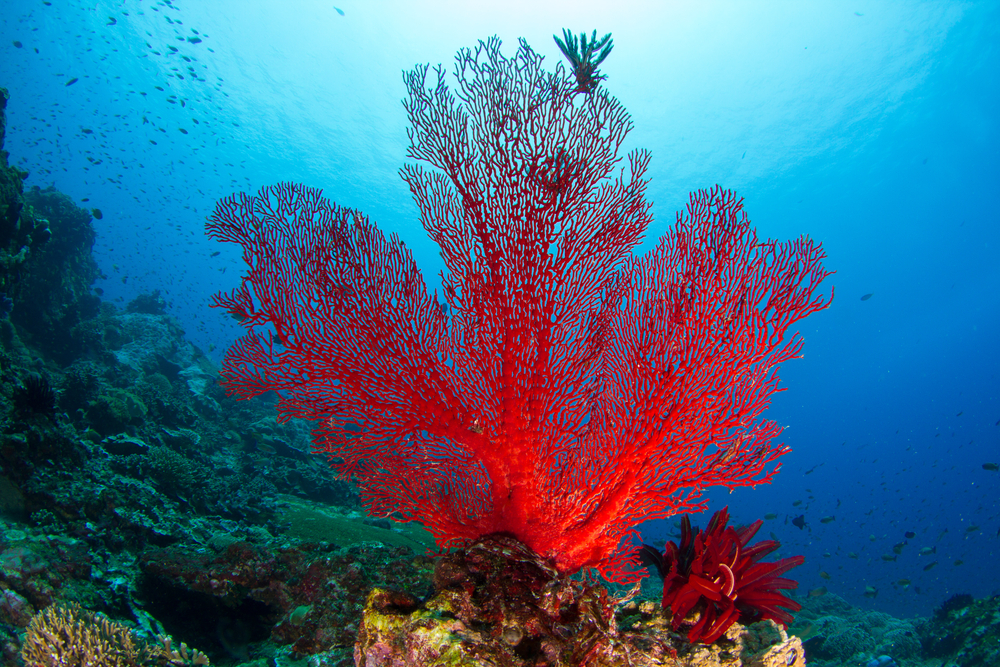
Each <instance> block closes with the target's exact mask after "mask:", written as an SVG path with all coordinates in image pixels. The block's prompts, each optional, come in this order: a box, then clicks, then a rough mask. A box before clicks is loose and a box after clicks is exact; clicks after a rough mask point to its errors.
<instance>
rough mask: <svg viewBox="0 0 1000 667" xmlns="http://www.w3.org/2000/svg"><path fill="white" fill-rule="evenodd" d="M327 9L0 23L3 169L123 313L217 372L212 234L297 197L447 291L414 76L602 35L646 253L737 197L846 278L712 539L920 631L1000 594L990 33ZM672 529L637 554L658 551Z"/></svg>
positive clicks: (959, 23) (34, 7)
mask: <svg viewBox="0 0 1000 667" xmlns="http://www.w3.org/2000/svg"><path fill="white" fill-rule="evenodd" d="M337 2H338V3H341V4H338V5H337V6H338V7H339V8H340V10H342V11H343V15H341V14H340V13H339V12H338V11H336V9H335V8H334V6H333V4H331V3H329V2H304V1H282V2H268V3H265V2H249V3H248V2H235V1H229V0H225V1H223V0H216V1H213V2H180V1H177V2H170V3H167V2H155V3H154V2H147V1H142V2H98V3H85V2H53V3H52V4H51V5H48V6H47V5H45V4H44V3H43V2H41V1H40V0H31V1H22V0H16V1H13V2H6V3H4V5H5V10H4V12H3V16H2V19H0V21H2V22H0V85H3V86H6V87H7V88H8V89H9V91H10V94H11V100H10V103H9V105H8V110H7V111H8V129H7V141H6V149H7V150H8V151H10V153H11V162H12V163H13V164H17V165H19V166H21V167H23V168H26V169H28V170H29V171H30V172H31V176H30V178H29V179H28V181H27V185H29V186H30V185H40V186H43V187H44V186H47V185H50V184H52V185H55V186H56V187H57V188H58V189H59V190H61V191H63V192H66V193H67V194H69V195H71V196H72V197H74V198H76V199H77V200H82V199H84V198H87V199H89V201H88V202H87V203H85V204H81V205H83V206H88V207H98V208H100V209H101V210H102V211H103V214H104V217H103V219H102V220H95V221H94V225H95V227H96V229H97V231H98V242H97V246H96V247H95V253H96V256H97V258H98V261H99V263H100V266H101V269H102V271H103V272H104V274H106V278H104V279H102V280H101V281H100V282H99V285H98V286H99V287H101V288H102V289H103V290H104V294H105V298H109V299H112V300H115V301H116V302H118V303H120V304H121V303H124V302H127V301H128V300H130V299H132V298H134V297H135V296H136V295H137V294H139V293H141V292H148V291H152V290H154V289H159V290H161V292H162V293H164V295H165V296H166V298H167V299H168V301H169V303H170V312H171V313H172V314H173V315H175V316H176V317H177V318H178V319H179V320H180V321H181V322H182V323H183V325H184V327H185V329H186V331H187V334H188V336H189V337H190V338H191V339H192V340H193V341H194V342H196V343H197V344H199V345H200V346H202V347H203V349H206V350H210V351H211V354H212V355H213V356H214V357H215V358H216V359H219V358H220V357H221V354H222V353H223V351H224V350H225V348H226V346H227V345H228V344H229V342H230V341H232V340H233V338H234V337H235V336H236V335H237V333H238V332H237V330H236V328H235V325H234V323H233V322H232V321H231V320H229V319H228V318H227V317H226V316H225V315H224V313H222V312H220V311H217V310H210V309H209V308H208V304H209V297H210V295H211V294H212V293H213V292H215V291H216V290H219V289H228V288H231V287H233V286H234V285H235V284H236V279H237V275H238V274H239V272H240V271H241V270H242V266H241V263H240V261H239V257H238V256H237V254H236V252H237V250H236V249H235V248H233V247H230V246H223V245H219V244H213V243H211V242H209V241H208V240H207V239H206V238H205V237H204V234H203V224H204V218H205V216H206V215H208V214H209V213H210V212H211V210H212V208H213V206H214V203H215V201H216V200H217V199H219V198H221V197H223V196H226V195H228V194H230V193H232V192H234V191H238V190H253V191H256V189H257V188H259V187H260V186H262V185H268V184H271V183H273V182H275V181H278V180H295V181H300V182H303V183H305V184H308V185H312V186H319V187H323V188H324V189H325V191H326V194H327V196H329V197H330V198H332V199H334V200H335V201H337V202H338V203H340V204H343V205H346V206H350V207H357V208H359V209H361V210H362V211H364V212H366V213H367V214H368V215H370V216H371V217H372V218H373V219H375V220H376V221H378V223H379V225H380V226H381V227H382V229H383V230H385V231H386V232H396V233H398V234H399V235H400V236H401V237H402V238H403V240H404V241H405V242H406V243H407V244H408V245H409V246H410V247H411V248H413V250H414V252H415V255H416V257H417V260H418V263H419V264H420V266H421V268H422V269H423V271H424V275H425V276H428V282H429V283H431V285H432V286H433V285H434V284H435V283H436V280H437V278H436V276H437V273H438V271H439V270H440V269H441V266H440V260H439V259H438V257H437V249H436V248H435V247H433V246H432V244H431V242H430V241H429V240H428V239H427V238H426V236H425V234H424V232H423V229H422V228H421V227H420V224H419V220H418V216H417V211H416V207H415V205H414V204H413V202H412V200H411V199H410V196H409V193H408V191H407V189H406V186H405V184H404V183H403V182H402V180H401V179H400V178H399V177H398V174H397V171H398V169H399V167H400V166H401V165H402V164H403V163H404V161H405V150H406V146H407V139H406V131H405V129H406V128H405V115H404V112H403V108H402V105H401V104H400V100H401V98H402V97H403V96H404V93H405V90H404V87H403V83H402V78H401V71H402V70H404V69H408V68H410V67H412V66H413V65H414V64H417V63H426V62H430V63H433V64H437V63H446V64H448V65H449V66H450V63H451V62H452V57H453V55H454V52H455V51H456V50H457V49H458V48H460V47H465V46H471V45H473V44H475V42H476V40H478V39H481V38H486V37H487V36H489V35H493V34H496V35H499V36H500V37H501V38H502V39H503V40H504V42H505V48H504V50H505V53H507V54H511V53H513V51H514V49H515V46H516V43H515V40H516V38H517V37H525V38H526V39H527V40H528V42H529V43H530V44H531V45H532V46H533V47H534V48H535V49H537V50H538V51H539V52H541V53H543V54H545V55H546V56H547V57H548V58H549V59H550V60H549V62H550V63H551V66H553V67H554V66H555V62H556V61H557V60H558V59H559V57H560V55H559V52H558V50H557V48H556V46H555V44H554V43H553V41H552V35H553V34H554V33H559V32H560V31H561V29H562V28H563V27H568V28H571V29H573V30H574V31H577V32H579V31H581V30H586V31H588V32H589V31H590V30H592V29H595V28H596V29H597V30H598V32H599V33H600V34H603V33H605V32H609V31H610V32H612V33H613V36H614V41H615V48H614V52H613V53H612V55H611V57H610V58H609V59H608V61H607V62H606V64H605V65H604V66H603V67H602V71H603V72H604V73H605V74H607V75H608V77H609V78H608V80H607V81H606V82H605V83H606V85H607V86H608V88H609V89H610V90H611V92H612V93H613V94H614V95H616V96H617V97H618V98H619V99H620V100H621V101H622V102H623V103H624V104H625V106H626V107H627V108H628V109H629V111H630V112H631V113H632V115H633V121H634V124H635V130H634V131H633V132H632V134H631V135H630V138H629V141H628V144H627V148H631V147H638V146H642V147H646V148H648V149H650V150H651V151H652V153H653V161H652V164H651V168H650V171H649V173H650V175H651V176H652V183H651V187H650V197H651V199H652V200H653V201H654V214H655V216H656V222H655V224H654V225H653V227H652V228H651V229H650V231H649V234H648V235H647V239H646V241H645V243H644V245H643V249H648V248H649V247H651V245H652V244H653V243H654V242H655V240H656V239H657V238H658V237H659V236H660V235H661V234H662V233H663V231H664V230H665V229H666V228H667V227H668V226H669V225H670V224H672V222H673V220H674V217H675V212H676V211H677V210H678V209H680V208H682V207H683V206H684V204H685V203H686V201H687V196H688V193H689V192H690V191H691V190H693V189H697V188H703V187H709V186H711V185H713V184H715V183H719V184H722V185H723V186H725V187H728V188H733V189H735V190H737V191H738V193H739V194H740V195H742V196H744V197H745V198H746V202H745V205H746V210H747V211H748V213H749V214H750V217H751V219H752V220H753V222H754V224H755V226H756V227H757V230H758V233H759V235H760V236H761V237H771V238H778V239H787V238H795V237H797V236H799V235H800V234H808V235H810V236H811V237H813V238H814V239H818V240H820V241H822V242H823V244H824V246H825V248H826V250H827V252H828V254H829V258H828V266H829V267H830V268H832V269H834V270H836V272H837V273H836V274H835V275H834V276H832V277H831V278H830V279H828V283H827V284H828V285H835V286H836V298H835V300H834V303H833V305H832V307H831V308H829V309H828V310H826V311H824V312H822V313H819V314H816V315H814V316H812V317H810V318H808V319H807V320H805V321H804V322H803V323H802V327H801V330H802V332H803V333H804V335H805V337H806V346H805V350H804V351H805V356H804V358H803V359H801V360H793V361H791V362H789V363H788V364H786V366H785V367H784V369H783V370H782V378H783V380H784V385H785V386H786V387H787V388H788V391H787V392H784V393H782V394H779V395H777V396H776V398H775V400H774V403H773V406H772V408H771V410H770V411H769V413H768V416H769V417H771V418H774V419H776V420H778V421H779V423H781V424H783V425H787V426H789V427H790V428H788V429H787V430H786V431H785V433H784V435H783V436H782V437H783V440H784V441H785V442H786V443H787V444H789V445H790V446H791V447H792V448H793V452H792V453H791V454H789V455H787V456H786V457H785V458H784V459H783V462H782V470H781V472H780V473H779V475H778V476H777V478H776V479H775V482H774V483H773V484H772V485H769V486H761V487H758V488H757V489H753V490H751V489H746V490H740V491H737V492H735V493H733V494H728V493H726V492H725V491H722V492H719V491H713V492H712V493H711V494H710V497H711V509H712V510H714V509H718V508H719V507H722V506H723V505H725V504H728V505H729V506H730V508H731V510H732V512H733V514H734V521H735V522H738V523H746V522H750V521H753V520H755V519H757V518H761V517H763V516H764V515H765V514H766V513H771V512H773V513H776V514H777V515H778V516H777V519H774V520H770V521H767V522H766V523H765V527H764V528H763V530H762V533H761V536H766V535H767V534H768V533H771V532H773V533H774V534H775V535H777V537H778V538H779V539H780V540H781V541H782V542H783V547H782V549H781V554H782V555H793V554H798V553H803V554H805V555H806V557H807V561H806V564H805V565H804V566H802V567H800V568H798V569H797V570H794V571H793V572H792V576H794V577H796V578H798V579H799V580H800V581H801V582H802V587H803V588H804V589H806V590H809V589H812V588H815V587H818V586H821V585H825V586H827V587H828V588H829V590H830V591H831V592H834V593H837V594H840V595H842V596H844V597H845V598H847V599H848V600H850V601H851V602H853V603H855V604H858V605H860V606H863V607H867V608H876V609H881V610H884V611H887V612H889V613H892V614H895V615H898V616H911V615H914V614H924V615H926V614H928V613H930V611H931V610H932V608H933V607H934V606H936V605H937V604H939V603H940V602H941V601H942V600H943V599H944V598H945V597H946V596H949V595H951V594H953V593H957V592H969V593H972V594H973V595H975V596H976V597H981V596H985V595H988V594H990V593H996V592H997V589H998V587H1000V574H998V570H997V567H996V559H997V557H998V555H1000V510H998V502H997V496H998V493H1000V473H997V472H991V471H988V470H984V469H983V468H982V464H983V463H985V462H998V463H1000V391H998V366H1000V354H998V341H1000V335H998V324H1000V296H998V287H1000V261H998V260H997V258H996V253H997V251H998V249H1000V231H998V230H1000V226H998V222H1000V214H998V209H997V207H998V199H1000V198H998V194H1000V170H998V163H997V160H998V156H1000V150H998V149H1000V142H998V120H1000V97H998V89H1000V52H998V50H1000V29H998V28H1000V11H998V8H1000V5H997V4H996V3H993V2H981V3H960V2H955V3H944V2H937V3H920V2H883V1H880V2H854V3H844V2H810V3H798V2H772V3H768V4H766V5H765V4H763V3H748V2H731V3H725V2H691V3H661V2H649V3H641V2H600V3H598V2H593V3H589V2H572V3H570V2H566V3H557V2H545V3H543V2H537V1H533V2H503V3H475V4H476V5H477V6H476V8H475V9H472V8H471V6H472V4H473V3H468V2H461V1H455V2H409V3H404V2H356V1H354V0H337ZM112 19H113V21H112ZM111 23H113V25H110V24H111ZM196 39H197V40H201V41H200V42H197V43H196V42H195V41H194V40H196ZM15 40H17V41H19V42H20V43H21V44H22V46H21V48H17V47H15V46H14V44H13V42H14V41H15ZM170 46H173V47H174V48H175V49H176V51H173V50H171V49H170V48H169V47H170ZM36 49H37V52H36ZM72 78H77V79H78V81H77V82H76V83H74V84H73V85H71V86H68V87H67V85H66V83H67V82H68V81H69V80H70V79H72ZM157 86H159V87H160V88H162V89H163V90H162V91H161V90H158V89H157V88H156V87H157ZM182 102H183V104H182ZM195 121H197V122H195ZM85 129H87V130H91V132H90V133H86V132H84V130H85ZM182 129H183V130H185V131H186V134H185V133H183V132H181V130H182ZM153 142H155V143H153ZM216 251H221V254H220V255H218V256H216V257H211V254H212V253H214V252H216ZM868 293H874V296H872V297H871V298H870V299H869V300H867V301H861V296H862V295H864V294H868ZM796 501H801V502H800V504H799V505H794V504H793V503H795V502H796ZM798 515H804V516H805V519H806V521H807V526H806V528H805V529H803V530H800V529H798V528H796V527H794V526H793V525H792V524H791V519H793V518H794V517H796V516H798ZM824 516H834V517H835V520H834V521H831V522H829V523H825V524H824V523H820V521H819V519H820V518H821V517H824ZM706 521H707V516H701V517H696V518H695V523H696V524H697V525H704V523H705V522H706ZM669 523H672V522H665V523H663V524H661V525H651V526H646V531H645V532H646V534H647V537H648V538H649V539H650V540H651V541H654V542H655V543H656V544H657V545H658V546H662V539H663V537H664V536H665V535H666V534H667V533H668V532H672V530H673V529H672V528H671V527H670V526H669ZM976 527H978V528H976ZM906 531H913V532H915V533H916V536H915V537H914V538H912V539H908V540H907V539H906V538H905V537H904V533H905V532H906ZM904 541H905V542H907V545H906V546H905V547H904V548H903V550H902V553H901V554H900V555H899V556H898V558H897V560H896V561H884V560H883V559H882V558H881V556H882V555H883V554H886V555H892V553H893V552H892V547H893V545H896V544H899V543H901V542H904ZM922 547H932V548H936V552H935V553H933V554H931V555H928V556H920V555H918V550H919V549H920V548H922ZM850 552H854V553H856V554H857V555H858V558H856V559H855V558H851V557H849V556H848V554H849V553H850ZM933 561H937V562H938V564H937V565H936V566H935V567H933V568H932V569H930V570H925V569H924V568H925V566H927V565H928V564H930V563H931V562H933ZM821 571H825V572H827V573H828V574H829V575H830V578H829V579H828V580H827V579H823V578H821V577H820V574H819V573H820V572H821ZM900 580H909V581H910V582H911V583H910V584H909V585H905V584H903V583H900ZM865 586H873V587H876V588H877V589H878V590H879V593H878V596H877V597H876V598H874V599H870V598H865V597H864V596H863V592H864V590H865Z"/></svg>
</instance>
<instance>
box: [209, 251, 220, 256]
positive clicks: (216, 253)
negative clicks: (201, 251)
mask: <svg viewBox="0 0 1000 667" xmlns="http://www.w3.org/2000/svg"><path fill="white" fill-rule="evenodd" d="M220 254H222V251H221V250H216V251H215V252H213V253H212V254H211V255H209V257H218V256H219V255H220Z"/></svg>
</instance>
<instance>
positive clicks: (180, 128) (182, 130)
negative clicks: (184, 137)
mask: <svg viewBox="0 0 1000 667" xmlns="http://www.w3.org/2000/svg"><path fill="white" fill-rule="evenodd" d="M177 129H178V130H180V133H181V134H187V133H188V131H187V130H185V129H184V128H183V127H179V128H177Z"/></svg>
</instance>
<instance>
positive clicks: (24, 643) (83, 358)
mask: <svg viewBox="0 0 1000 667" xmlns="http://www.w3.org/2000/svg"><path fill="white" fill-rule="evenodd" d="M6 101H7V92H6V91H5V90H3V89H0V149H2V146H3V137H4V129H5V116H4V113H3V110H4V108H5V106H6ZM26 177H27V173H26V172H24V171H21V170H19V169H17V168H16V167H12V166H9V165H8V161H7V153H6V152H4V151H2V150H0V663H2V664H4V665H24V664H26V663H25V658H27V659H28V660H29V661H30V662H29V664H31V665H44V666H45V667H48V665H49V664H51V665H56V664H73V663H72V661H71V660H70V659H69V658H67V656H69V655H70V654H71V652H74V651H75V653H73V655H83V654H87V655H90V656H91V658H94V655H95V654H94V652H95V651H107V650H109V649H108V647H112V648H114V650H115V652H116V655H118V657H117V658H115V660H117V661H118V662H111V663H108V664H129V665H165V664H170V665H196V664H207V663H208V662H209V661H210V662H211V663H212V664H216V665H254V666H255V667H265V666H268V667H270V666H278V665H281V666H283V667H284V666H293V665H310V666H316V667H320V666H338V667H341V666H342V667H346V666H347V665H354V664H357V665H363V666H365V667H376V666H380V665H390V664H391V665H434V664H442V665H444V664H448V665H481V664H495V665H510V666H512V667H513V666H517V667H520V666H522V665H524V666H526V665H535V666H538V665H573V664H588V665H609V666H610V665H625V664H630V665H674V666H685V667H693V666H695V665H698V666H704V667H710V666H714V665H727V666H729V665H731V666H733V667H735V666H737V665H748V666H753V667H772V666H773V667H802V666H803V665H804V664H805V662H806V660H808V661H809V663H810V664H815V665H831V666H832V665H841V664H851V665H870V666H871V667H893V664H895V665H898V666H899V667H905V666H906V665H910V664H918V663H919V661H920V660H922V659H924V658H929V657H933V658H935V659H937V660H938V661H939V662H938V663H936V664H940V660H946V661H950V662H947V664H953V665H955V666H956V667H973V666H974V665H987V664H997V663H998V662H1000V658H998V651H1000V649H998V648H997V643H998V641H1000V639H998V638H1000V622H998V621H997V620H996V619H998V618H1000V612H998V600H997V598H992V599H989V600H972V599H971V598H966V597H960V598H956V599H953V600H950V601H949V602H948V603H946V604H945V605H943V606H942V608H941V609H940V610H939V612H938V613H937V614H935V616H934V617H933V618H931V619H916V620H911V621H902V620H898V619H892V618H890V617H888V616H886V615H884V614H879V613H877V612H861V611H860V610H857V609H854V608H852V607H850V605H848V604H847V603H846V602H844V601H843V600H841V599H839V598H837V597H836V596H833V595H828V596H826V597H824V598H820V599H818V600H803V604H804V605H805V608H804V609H803V611H802V613H801V614H799V615H798V617H797V619H796V624H795V625H794V626H793V627H792V628H790V631H789V633H786V632H785V631H784V630H782V629H780V628H779V627H778V626H776V625H775V624H774V623H773V622H770V621H769V622H766V623H758V624H755V625H753V626H749V627H744V626H742V625H739V624H736V625H733V626H732V627H731V628H730V629H729V631H728V632H727V633H726V635H725V636H724V637H723V638H722V639H720V641H719V642H717V643H714V644H712V645H702V644H690V643H689V642H688V641H687V640H686V638H685V637H684V636H683V635H682V634H679V633H675V632H672V631H671V630H670V624H669V619H668V618H666V617H665V616H664V614H663V612H662V611H661V609H660V606H659V604H658V599H659V596H660V595H661V594H662V591H658V590H657V586H656V585H655V583H658V582H651V581H647V582H646V583H645V585H644V587H643V588H642V590H641V592H640V591H623V590H613V591H611V592H609V590H608V589H606V588H605V587H604V586H603V585H601V584H600V583H598V582H596V581H592V580H589V579H587V578H585V577H575V578H570V579H565V578H559V577H557V576H555V575H554V573H553V571H552V570H551V568H549V567H548V566H547V565H546V564H545V563H541V562H537V561H536V560H533V559H532V558H531V557H530V556H529V555H526V554H523V553H520V552H519V551H518V550H517V547H516V545H500V546H499V548H490V549H486V550H483V549H481V548H480V546H481V545H480V546H473V547H471V548H469V549H466V550H462V551H456V552H453V553H450V554H447V555H443V556H438V557H431V556H430V555H428V554H429V553H431V552H432V550H433V542H432V540H431V539H430V537H429V535H428V534H427V533H426V532H424V531H423V530H422V529H420V528H419V527H418V526H415V525H413V524H396V523H394V522H392V521H389V520H387V519H370V518H367V517H365V515H364V513H363V512H362V511H361V509H360V507H359V505H358V502H357V496H356V494H355V492H354V490H353V489H352V487H351V486H350V484H348V483H346V482H343V481H340V480H337V479H335V478H334V477H333V475H332V474H331V472H330V470H329V468H328V467H327V465H326V463H325V462H324V461H323V459H322V458H321V457H318V456H315V455H313V454H312V453H311V451H310V429H311V426H310V424H307V423H304V422H286V423H284V424H277V423H276V421H275V411H274V405H273V403H272V402H270V401H269V400H266V398H265V399H262V400H251V401H235V400H233V399H232V398H229V397H227V396H225V395H224V392H223V391H222V390H221V388H220V387H219V385H218V381H217V380H218V369H217V368H216V367H215V365H214V364H213V363H212V362H211V361H210V359H209V358H208V357H206V356H205V355H204V354H203V353H202V351H201V350H199V349H198V348H197V347H195V346H194V345H192V344H191V343H190V342H189V341H187V340H186V338H185V335H184V331H183V330H182V328H181V327H180V326H179V325H178V323H177V322H176V321H175V320H174V319H173V318H171V316H170V315H169V314H168V313H167V307H166V303H165V302H164V300H163V298H162V297H161V296H160V294H159V293H157V292H152V293H148V294H142V295H140V296H139V297H137V298H136V299H134V300H133V301H132V302H131V303H128V304H127V305H126V306H125V308H124V309H120V308H117V307H116V306H114V305H113V304H111V303H109V302H106V301H103V300H102V299H101V295H100V293H99V292H98V291H96V290H94V289H93V283H94V280H95V279H96V278H97V277H98V276H99V268H98V266H97V264H96V262H95V261H94V259H93V257H92V254H91V248H92V246H93V244H94V241H95V238H96V234H95V230H94V227H93V225H92V218H91V213H90V212H88V211H87V210H85V209H83V208H80V207H78V206H77V205H76V204H75V203H74V202H73V201H72V200H71V199H70V198H69V197H67V196H65V195H64V194H62V193H60V192H58V191H56V190H55V189H53V188H46V189H39V188H30V189H28V190H27V191H25V188H24V180H25V178H26ZM494 546H496V545H494ZM505 553H506V556H504V557H502V558H501V557H500V556H498V554H505ZM637 593H638V597H635V598H634V599H632V596H633V595H636V594H637ZM75 605H78V606H75ZM793 634H797V635H800V636H801V637H802V639H803V640H804V645H803V643H801V642H800V640H799V639H798V638H797V637H794V636H791V635H793ZM54 638H55V639H58V645H54V644H53V643H52V642H53V641H54ZM60 655H61V656H63V658H65V660H64V659H63V658H59V659H58V660H57V658H56V657H54V656H60ZM122 656H125V657H122ZM98 657H100V656H98ZM95 659H96V658H95ZM59 660H62V661H61V662H60V661H59ZM873 661H874V663H873ZM890 663H892V664H890Z"/></svg>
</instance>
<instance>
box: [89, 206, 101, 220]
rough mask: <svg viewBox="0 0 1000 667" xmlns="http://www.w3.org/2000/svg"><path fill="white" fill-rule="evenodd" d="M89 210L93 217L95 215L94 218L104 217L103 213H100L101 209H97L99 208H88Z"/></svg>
mask: <svg viewBox="0 0 1000 667" xmlns="http://www.w3.org/2000/svg"><path fill="white" fill-rule="evenodd" d="M90 212H91V213H92V214H93V215H94V217H95V218H97V219H98V220H100V219H101V218H103V217H104V214H103V213H101V209H99V208H92V209H90Z"/></svg>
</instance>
